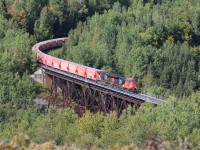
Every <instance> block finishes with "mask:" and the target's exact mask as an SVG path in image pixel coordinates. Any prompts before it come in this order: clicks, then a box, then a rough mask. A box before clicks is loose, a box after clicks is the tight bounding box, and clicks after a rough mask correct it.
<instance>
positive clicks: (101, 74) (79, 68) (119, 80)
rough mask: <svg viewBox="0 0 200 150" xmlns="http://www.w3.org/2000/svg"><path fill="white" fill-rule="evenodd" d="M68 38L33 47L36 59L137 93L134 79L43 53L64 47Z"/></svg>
mask: <svg viewBox="0 0 200 150" xmlns="http://www.w3.org/2000/svg"><path fill="white" fill-rule="evenodd" d="M66 39H67V38H59V39H53V40H48V41H44V42H40V43H38V44H36V45H34V46H33V48H32V51H33V52H34V53H35V54H36V59H37V60H38V61H39V62H40V63H41V64H44V65H47V66H49V67H53V68H56V69H59V70H62V71H65V72H68V73H71V74H75V75H77V76H81V77H83V78H87V79H89V80H94V81H97V82H98V81H101V82H104V83H107V84H112V85H115V86H120V87H123V88H125V89H128V90H131V91H134V92H137V82H136V81H135V79H134V78H126V77H121V76H119V75H116V74H113V73H109V72H106V71H103V70H99V69H95V68H91V67H87V66H84V65H80V64H77V63H73V62H70V61H66V60H62V59H59V58H55V57H52V56H49V55H47V54H45V53H43V52H42V51H44V50H46V49H49V48H55V47H58V46H62V45H63V44H64V42H65V40H66Z"/></svg>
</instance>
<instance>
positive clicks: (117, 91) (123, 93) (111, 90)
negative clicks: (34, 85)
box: [40, 64, 166, 105]
mask: <svg viewBox="0 0 200 150" xmlns="http://www.w3.org/2000/svg"><path fill="white" fill-rule="evenodd" d="M40 66H41V68H43V69H44V70H46V72H48V73H50V74H52V75H57V76H59V77H60V78H68V80H71V81H73V82H79V83H82V84H83V83H84V84H88V85H89V86H90V87H92V88H95V89H98V90H102V91H104V92H105V91H106V92H107V93H108V94H110V95H112V94H113V95H115V96H118V97H123V98H126V99H127V100H129V101H130V99H131V98H132V99H134V100H137V101H140V102H150V103H153V104H156V105H161V104H163V103H165V102H166V101H164V100H161V99H159V98H155V97H152V96H149V95H146V94H143V93H138V94H135V93H133V92H130V91H127V90H125V89H123V88H117V87H110V86H108V85H104V84H102V83H98V82H95V81H92V80H89V79H85V78H83V77H80V76H76V75H73V74H70V73H67V72H64V71H61V70H58V69H55V68H52V67H49V66H46V65H43V64H40ZM130 102H131V101H130Z"/></svg>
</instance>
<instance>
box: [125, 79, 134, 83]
mask: <svg viewBox="0 0 200 150" xmlns="http://www.w3.org/2000/svg"><path fill="white" fill-rule="evenodd" d="M127 82H128V83H130V82H135V79H133V78H129V79H127Z"/></svg>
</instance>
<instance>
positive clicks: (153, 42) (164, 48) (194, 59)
mask: <svg viewBox="0 0 200 150" xmlns="http://www.w3.org/2000/svg"><path fill="white" fill-rule="evenodd" d="M144 4H145V5H144ZM199 5H200V3H199V2H196V3H194V2H193V1H191V2H189V1H183V2H180V1H176V2H175V1H164V2H161V1H143V3H141V1H138V0H135V1H133V2H132V5H131V6H130V7H129V8H128V9H127V10H126V9H125V8H124V7H123V6H122V5H120V3H115V4H114V5H113V8H112V9H110V10H108V11H105V12H104V14H97V13H96V14H95V15H93V16H92V17H91V18H88V20H87V21H86V22H84V23H79V24H78V26H77V28H76V29H75V30H72V31H71V32H70V33H69V38H68V42H67V43H66V45H65V47H64V48H63V50H62V53H61V54H60V55H59V57H61V58H64V59H67V60H71V61H74V62H78V63H81V64H85V65H88V66H92V67H96V68H99V69H102V68H103V69H105V70H109V71H110V70H111V71H114V72H118V73H120V74H122V75H126V76H129V77H136V78H138V79H139V84H141V85H143V89H144V90H147V91H148V92H149V93H154V94H160V93H162V95H169V94H175V95H176V96H177V97H183V96H188V95H190V94H191V93H192V92H193V91H196V90H198V89H199V81H198V74H199V67H198V66H199V63H200V62H199V57H200V55H199V43H200V42H199V40H198V39H199V38H198V37H199V21H198V20H199V19H198V18H199V8H198V6H199ZM185 10H187V11H185ZM107 68H109V69H107ZM148 73H150V74H151V80H152V81H153V82H154V83H153V84H152V85H149V86H147V85H145V84H146V83H145V82H146V80H147V76H148ZM144 81H145V82H144ZM163 91H166V92H164V93H163Z"/></svg>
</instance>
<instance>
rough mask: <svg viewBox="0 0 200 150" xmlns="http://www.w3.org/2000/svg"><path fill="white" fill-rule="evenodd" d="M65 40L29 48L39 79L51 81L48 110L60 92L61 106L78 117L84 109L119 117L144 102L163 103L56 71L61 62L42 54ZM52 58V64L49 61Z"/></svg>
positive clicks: (103, 83)
mask: <svg viewBox="0 0 200 150" xmlns="http://www.w3.org/2000/svg"><path fill="white" fill-rule="evenodd" d="M66 40H67V39H66V38H60V39H53V40H48V41H43V42H40V43H38V44H36V45H34V46H33V48H32V50H33V52H35V54H36V57H37V60H38V62H39V63H38V65H39V66H40V67H41V68H42V70H43V71H42V72H43V78H44V74H45V75H46V76H48V77H49V78H50V79H51V95H50V99H49V103H48V107H49V106H50V105H55V104H56V99H57V96H58V94H59V93H62V99H63V101H62V107H73V108H74V109H75V111H76V112H77V113H78V114H79V116H81V115H82V114H83V113H84V112H85V111H86V110H90V111H91V112H94V113H96V112H103V113H104V114H106V113H109V112H110V111H115V112H116V113H117V115H118V116H119V115H120V113H121V112H122V110H123V109H127V107H128V105H131V106H132V107H133V108H136V109H138V108H139V107H140V106H141V105H142V103H144V102H150V103H152V104H155V105H162V104H163V103H165V102H166V101H164V100H162V99H159V98H156V97H152V96H149V95H146V94H143V93H133V92H131V91H129V90H126V89H124V88H122V87H119V86H115V85H113V84H106V83H105V82H101V81H97V80H96V81H95V80H91V79H88V78H84V77H82V76H79V75H76V74H73V73H70V72H67V71H64V70H62V69H60V67H59V64H58V63H57V62H65V61H64V60H61V59H58V58H55V57H53V56H49V55H47V54H45V53H43V52H42V51H46V50H48V49H54V48H57V47H61V46H62V45H63V44H64V43H65V41H66ZM52 59H53V60H54V61H55V62H52V61H51V60H52ZM71 63H72V62H71ZM58 89H59V90H58Z"/></svg>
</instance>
